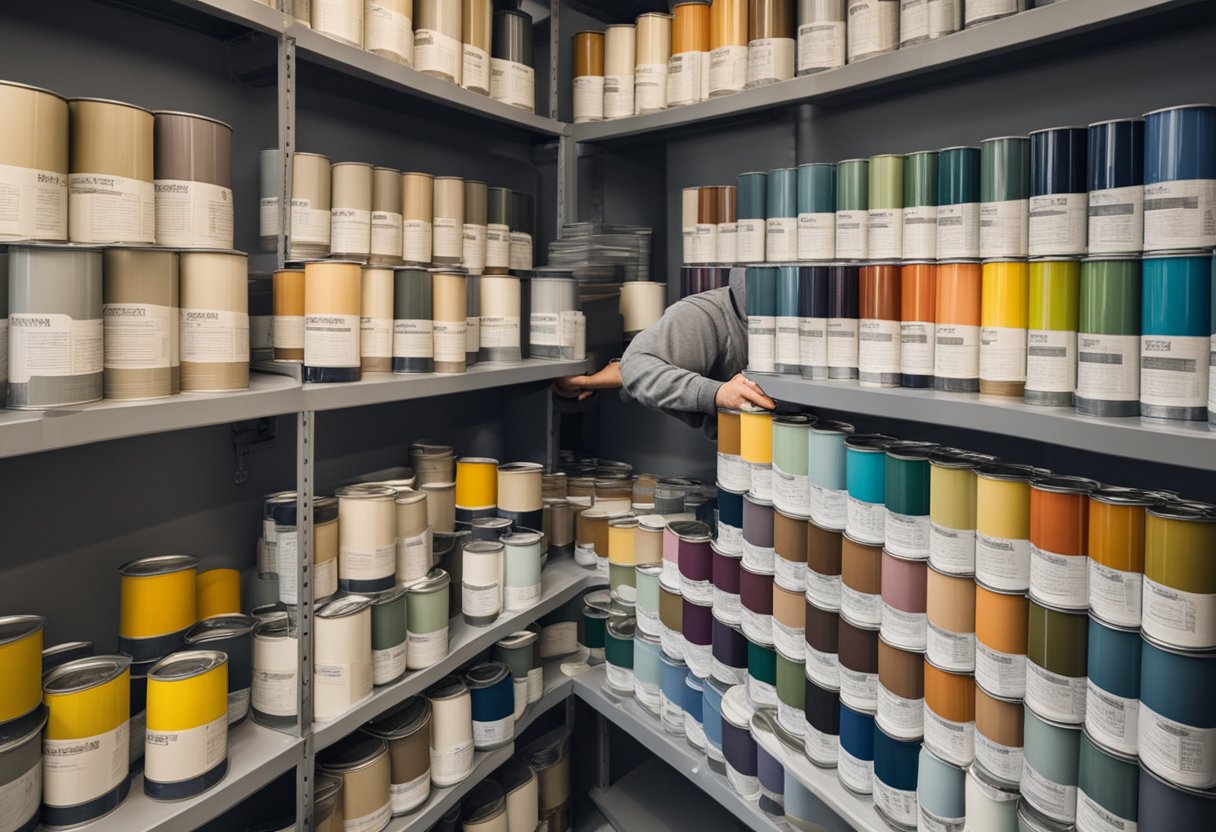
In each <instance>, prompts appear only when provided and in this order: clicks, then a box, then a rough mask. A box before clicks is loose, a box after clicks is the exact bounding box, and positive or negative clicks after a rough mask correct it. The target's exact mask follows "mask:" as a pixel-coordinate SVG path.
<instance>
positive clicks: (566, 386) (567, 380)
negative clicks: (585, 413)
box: [553, 376, 593, 402]
mask: <svg viewBox="0 0 1216 832" xmlns="http://www.w3.org/2000/svg"><path fill="white" fill-rule="evenodd" d="M553 389H554V390H555V391H556V392H557V395H559V396H561V397H562V398H566V399H575V400H576V401H580V402H581V401H583V400H584V399H586V398H587V397H588V396H590V395H591V394H592V392H593V391H591V390H588V389H587V377H586V376H565V377H564V378H559V379H557V380H556V381H554V382H553Z"/></svg>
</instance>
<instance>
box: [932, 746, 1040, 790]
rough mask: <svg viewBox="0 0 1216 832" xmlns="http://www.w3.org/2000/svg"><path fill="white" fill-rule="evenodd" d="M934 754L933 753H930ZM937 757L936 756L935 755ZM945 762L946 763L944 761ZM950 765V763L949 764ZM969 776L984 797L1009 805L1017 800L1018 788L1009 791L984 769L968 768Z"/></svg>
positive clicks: (975, 766) (977, 767) (979, 767)
mask: <svg viewBox="0 0 1216 832" xmlns="http://www.w3.org/2000/svg"><path fill="white" fill-rule="evenodd" d="M929 753H932V752H929ZM934 756H935V757H936V755H934ZM943 762H944V761H943ZM947 765H949V763H947ZM968 775H969V776H970V777H971V779H972V780H974V781H975V783H976V785H977V786H979V789H980V791H981V792H982V793H983V795H984V797H986V798H988V799H989V800H993V801H996V802H998V803H1007V802H1009V801H1011V800H1017V799H1018V797H1019V792H1018V790H1017V789H1016V788H1014V789H1007V788H1005V787H1004V786H1003V785H1001V784H1000V783H999V782H998V781H997V780H996V778H994V777H993V776H992V775H991V774H989V773H988V772H987V770H985V769H984V768H983V767H981V766H977V765H972V766H970V767H969V768H968Z"/></svg>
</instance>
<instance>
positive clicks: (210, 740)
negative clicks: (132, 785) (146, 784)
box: [144, 711, 228, 783]
mask: <svg viewBox="0 0 1216 832" xmlns="http://www.w3.org/2000/svg"><path fill="white" fill-rule="evenodd" d="M227 756H228V714H227V712H226V711H225V713H224V714H223V715H222V716H220V717H219V718H218V719H215V720H212V721H211V722H208V723H207V724H206V725H199V726H196V727H194V728H185V729H178V730H175V731H155V730H153V729H151V728H149V729H147V732H146V734H145V744H144V776H145V777H146V778H147V779H148V780H150V781H152V782H153V783H177V782H180V781H182V780H190V779H193V778H195V777H200V776H202V775H203V774H206V773H207V772H209V771H211V770H212V769H213V768H215V767H216V766H218V765H219V764H220V763H222V762H223V761H224V759H225V758H226V757H227Z"/></svg>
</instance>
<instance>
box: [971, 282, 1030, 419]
mask: <svg viewBox="0 0 1216 832" xmlns="http://www.w3.org/2000/svg"><path fill="white" fill-rule="evenodd" d="M982 268H983V272H982V277H981V282H982V288H981V299H980V326H981V329H980V392H981V393H986V394H989V395H996V396H1017V397H1021V396H1022V395H1023V393H1024V388H1025V383H1026V327H1027V320H1028V317H1027V316H1028V310H1027V305H1028V298H1029V291H1030V288H1029V285H1030V268H1029V267H1028V265H1027V263H1026V261H1025V260H992V261H987V262H985V263H984V265H983V267H982Z"/></svg>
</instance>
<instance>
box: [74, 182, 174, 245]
mask: <svg viewBox="0 0 1216 832" xmlns="http://www.w3.org/2000/svg"><path fill="white" fill-rule="evenodd" d="M68 236H69V237H70V238H71V240H72V242H74V243H151V242H153V241H154V240H155V239H156V188H155V186H153V184H152V183H151V182H144V181H143V180H140V179H130V178H128V177H125V176H111V175H109V174H102V173H71V174H68Z"/></svg>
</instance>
